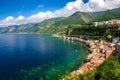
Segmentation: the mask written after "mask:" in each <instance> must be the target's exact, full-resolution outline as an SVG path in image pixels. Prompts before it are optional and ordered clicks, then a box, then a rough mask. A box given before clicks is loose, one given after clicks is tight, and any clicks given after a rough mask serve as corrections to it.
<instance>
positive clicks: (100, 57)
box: [59, 36, 116, 80]
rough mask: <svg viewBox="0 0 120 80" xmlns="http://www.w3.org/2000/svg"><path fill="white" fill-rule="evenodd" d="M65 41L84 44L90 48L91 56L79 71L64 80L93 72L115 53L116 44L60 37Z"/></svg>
mask: <svg viewBox="0 0 120 80" xmlns="http://www.w3.org/2000/svg"><path fill="white" fill-rule="evenodd" d="M59 37H61V38H63V39H67V40H72V41H75V42H80V43H83V44H84V45H86V46H89V54H88V56H87V58H86V62H85V63H84V64H82V65H81V66H80V67H79V69H77V70H75V71H73V72H71V73H70V75H69V76H68V75H67V76H65V78H64V79H63V80H68V79H71V78H74V77H76V76H78V75H80V74H83V73H85V72H87V71H89V70H93V69H94V68H95V67H96V66H99V65H100V64H102V63H103V62H104V61H105V60H106V59H107V58H108V57H109V56H110V55H112V54H113V53H114V51H115V45H116V44H115V43H108V42H105V41H99V40H89V39H88V40H84V39H81V38H78V37H67V36H59Z"/></svg>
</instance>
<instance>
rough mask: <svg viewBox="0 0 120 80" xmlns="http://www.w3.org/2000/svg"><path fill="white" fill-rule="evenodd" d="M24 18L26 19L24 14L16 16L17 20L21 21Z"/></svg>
mask: <svg viewBox="0 0 120 80" xmlns="http://www.w3.org/2000/svg"><path fill="white" fill-rule="evenodd" d="M23 19H24V16H22V15H20V16H18V17H17V18H16V20H17V21H21V20H23Z"/></svg>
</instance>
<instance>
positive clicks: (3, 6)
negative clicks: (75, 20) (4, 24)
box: [0, 0, 74, 19]
mask: <svg viewBox="0 0 120 80" xmlns="http://www.w3.org/2000/svg"><path fill="white" fill-rule="evenodd" d="M70 1H74V0H0V19H2V18H5V17H7V16H9V15H11V16H15V17H16V16H17V15H24V16H30V15H32V14H34V13H37V12H39V11H47V10H50V11H54V10H57V9H59V8H62V7H63V6H65V5H66V3H68V2H70Z"/></svg>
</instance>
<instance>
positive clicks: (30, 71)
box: [0, 34, 87, 80]
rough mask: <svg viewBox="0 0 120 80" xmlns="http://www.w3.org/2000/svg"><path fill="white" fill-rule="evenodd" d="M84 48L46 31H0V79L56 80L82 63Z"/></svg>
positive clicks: (84, 54)
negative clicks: (16, 32) (18, 32)
mask: <svg viewBox="0 0 120 80" xmlns="http://www.w3.org/2000/svg"><path fill="white" fill-rule="evenodd" d="M86 50H87V48H86V47H84V46H82V45H81V44H78V43H75V42H72V41H67V40H63V39H60V38H55V37H52V36H51V35H49V34H0V80H58V79H60V78H62V77H64V75H66V74H68V73H70V72H71V71H73V70H76V69H77V68H78V67H79V66H80V65H81V64H82V63H83V60H84V59H85V56H86Z"/></svg>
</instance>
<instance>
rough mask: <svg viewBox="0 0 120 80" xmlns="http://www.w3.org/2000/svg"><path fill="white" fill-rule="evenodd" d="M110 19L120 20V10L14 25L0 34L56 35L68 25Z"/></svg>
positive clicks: (3, 29)
mask: <svg viewBox="0 0 120 80" xmlns="http://www.w3.org/2000/svg"><path fill="white" fill-rule="evenodd" d="M110 19H120V8H116V9H112V10H106V11H101V12H76V13H74V14H72V15H71V16H68V17H58V18H51V19H47V20H44V21H42V22H40V23H28V24H22V25H13V26H9V27H6V28H0V33H55V32H58V30H60V31H62V30H64V29H66V28H68V25H80V24H81V25H82V24H90V23H92V22H95V21H106V20H110ZM61 28H63V29H61ZM55 30H56V31H55Z"/></svg>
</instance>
